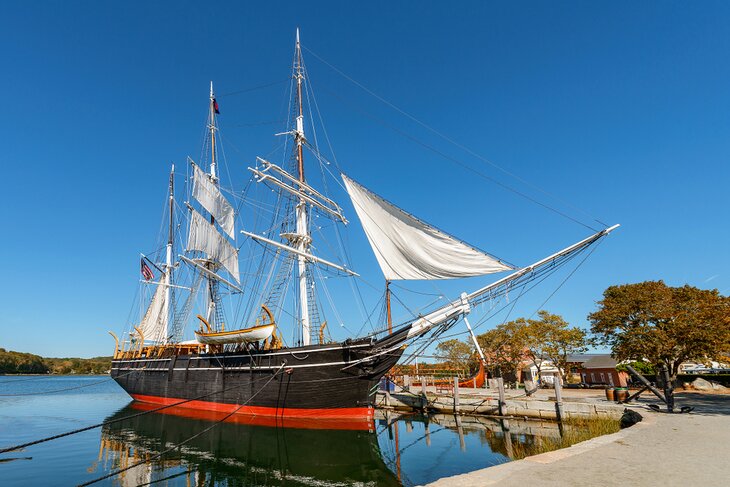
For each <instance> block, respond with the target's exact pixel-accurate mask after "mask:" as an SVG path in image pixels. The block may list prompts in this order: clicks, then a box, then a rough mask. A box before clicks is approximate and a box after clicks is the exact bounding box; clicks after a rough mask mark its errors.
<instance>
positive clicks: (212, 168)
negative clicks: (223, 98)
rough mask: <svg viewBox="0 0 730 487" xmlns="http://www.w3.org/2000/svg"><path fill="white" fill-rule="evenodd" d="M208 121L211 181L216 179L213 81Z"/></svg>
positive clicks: (211, 83)
mask: <svg viewBox="0 0 730 487" xmlns="http://www.w3.org/2000/svg"><path fill="white" fill-rule="evenodd" d="M209 109H210V123H209V124H208V130H210V176H211V177H212V178H213V181H218V174H217V167H216V160H215V131H216V126H215V112H216V101H215V94H213V82H212V81H211V82H210V107H209Z"/></svg>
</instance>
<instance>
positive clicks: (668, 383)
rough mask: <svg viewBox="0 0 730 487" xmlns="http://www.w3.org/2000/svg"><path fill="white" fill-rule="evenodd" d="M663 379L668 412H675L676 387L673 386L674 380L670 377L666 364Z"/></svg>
mask: <svg viewBox="0 0 730 487" xmlns="http://www.w3.org/2000/svg"><path fill="white" fill-rule="evenodd" d="M662 379H664V381H663V382H664V397H665V398H666V402H667V411H668V412H670V413H673V412H674V386H673V384H672V378H671V377H670V376H669V369H668V368H667V366H666V364H663V365H662Z"/></svg>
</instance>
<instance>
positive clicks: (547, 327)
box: [530, 310, 588, 381]
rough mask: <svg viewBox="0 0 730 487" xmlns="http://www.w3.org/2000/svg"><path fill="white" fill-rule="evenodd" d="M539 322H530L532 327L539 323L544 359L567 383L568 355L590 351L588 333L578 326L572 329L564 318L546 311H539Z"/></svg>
mask: <svg viewBox="0 0 730 487" xmlns="http://www.w3.org/2000/svg"><path fill="white" fill-rule="evenodd" d="M538 316H539V317H540V319H539V320H530V326H535V325H536V324H537V323H539V327H537V329H538V330H540V335H539V336H541V337H542V339H543V340H544V343H543V345H542V353H543V357H545V358H548V359H550V361H551V362H552V363H553V364H554V365H555V366H556V367H557V368H558V370H560V375H561V377H562V379H563V381H565V380H566V379H567V377H568V373H569V372H570V371H569V370H568V355H571V354H574V353H583V352H585V351H586V350H588V347H587V341H586V332H585V331H584V330H582V329H580V328H578V327H577V326H575V327H570V326H569V325H568V322H567V321H565V320H564V319H563V317H562V316H560V315H556V314H551V313H549V312H547V311H545V310H542V311H539V312H538Z"/></svg>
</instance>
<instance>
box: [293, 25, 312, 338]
mask: <svg viewBox="0 0 730 487" xmlns="http://www.w3.org/2000/svg"><path fill="white" fill-rule="evenodd" d="M294 71H295V74H294V78H295V79H296V80H297V107H298V111H297V117H296V129H295V130H294V141H295V143H296V150H297V168H298V173H299V174H298V176H299V182H301V183H304V182H305V181H304V152H303V149H304V141H305V138H304V109H303V100H302V81H303V80H304V73H303V69H302V49H301V46H300V44H299V28H297V40H296V52H295V60H294ZM296 217H297V228H296V242H293V243H295V244H296V248H297V250H299V251H300V252H303V253H308V251H309V244H310V242H311V240H312V239H311V237H310V236H309V229H308V227H307V205H306V201H305V199H304V198H299V204H297V207H296ZM297 262H298V266H297V270H298V277H299V308H300V309H299V313H300V319H301V322H302V345H305V346H306V345H309V344H310V322H309V293H308V287H309V283H308V282H307V260H306V258H305V257H304V256H303V255H301V254H300V255H298V257H297Z"/></svg>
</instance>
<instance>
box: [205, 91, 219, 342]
mask: <svg viewBox="0 0 730 487" xmlns="http://www.w3.org/2000/svg"><path fill="white" fill-rule="evenodd" d="M208 110H209V112H210V115H209V117H210V123H209V124H208V130H210V177H211V180H212V181H213V183H214V184H216V185H217V184H218V174H217V173H218V168H217V165H216V157H215V156H216V154H215V132H216V130H217V128H216V124H215V115H216V111H217V103H216V100H215V93H213V81H211V82H210V102H209V105H208ZM210 223H211V224H214V223H215V217H214V216H213V215H210ZM205 266H206V268H207V269H208V270H210V271H215V265H214V264H213V263H212V262H208V263H207V264H206V265H205ZM216 286H217V283H216V281H215V280H214V279H208V312H207V313H206V320H207V321H208V323H213V324H214V325H217V324H218V323H216V319H215V317H216ZM216 329H217V328H216Z"/></svg>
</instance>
